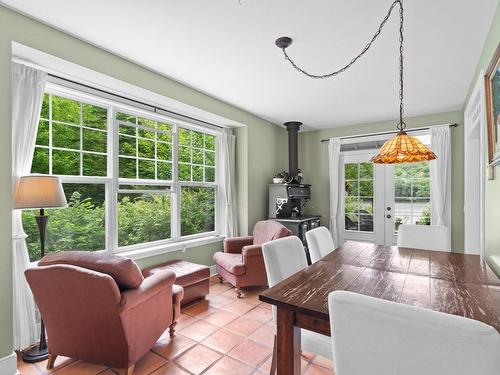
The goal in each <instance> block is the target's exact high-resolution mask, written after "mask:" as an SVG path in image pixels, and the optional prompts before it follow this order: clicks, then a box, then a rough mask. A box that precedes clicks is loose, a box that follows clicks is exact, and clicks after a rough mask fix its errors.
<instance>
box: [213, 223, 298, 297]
mask: <svg viewBox="0 0 500 375" xmlns="http://www.w3.org/2000/svg"><path fill="white" fill-rule="evenodd" d="M291 234H292V232H291V231H290V230H289V229H288V228H286V227H285V226H283V225H281V224H280V223H278V222H277V221H273V220H265V221H259V222H257V224H255V226H254V228H253V235H252V236H246V237H232V238H226V239H225V240H224V252H222V251H219V252H217V253H215V254H214V261H215V264H216V267H217V273H218V274H219V279H220V282H221V283H222V282H223V281H224V280H226V281H227V282H229V283H231V284H232V285H233V286H234V287H235V288H236V296H237V297H238V298H241V296H242V295H241V288H244V287H247V286H267V276H266V267H265V265H264V258H263V256H262V244H264V243H266V242H269V241H272V240H276V239H278V238H282V237H287V236H290V235H291Z"/></svg>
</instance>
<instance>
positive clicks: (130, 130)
mask: <svg viewBox="0 0 500 375" xmlns="http://www.w3.org/2000/svg"><path fill="white" fill-rule="evenodd" d="M118 129H119V130H118V132H119V133H120V134H127V135H133V136H136V135H137V134H136V131H137V128H134V127H132V126H127V125H121V124H120V126H119V128H118Z"/></svg>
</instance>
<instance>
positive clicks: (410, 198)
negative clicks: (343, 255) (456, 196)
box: [342, 150, 431, 245]
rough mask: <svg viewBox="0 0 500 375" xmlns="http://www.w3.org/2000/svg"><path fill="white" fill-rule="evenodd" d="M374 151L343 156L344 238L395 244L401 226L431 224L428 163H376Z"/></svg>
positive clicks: (349, 153) (350, 153)
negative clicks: (372, 159)
mask: <svg viewBox="0 0 500 375" xmlns="http://www.w3.org/2000/svg"><path fill="white" fill-rule="evenodd" d="M373 154H374V152H373V150H371V151H369V152H367V151H364V152H359V151H356V152H348V153H344V154H343V156H342V160H343V165H344V168H343V169H344V178H343V185H344V186H343V187H342V188H343V189H344V200H343V211H344V215H343V219H344V225H343V228H344V232H343V237H344V239H345V240H357V241H367V242H373V243H376V244H380V245H394V244H395V243H396V240H397V228H398V227H399V225H401V224H423V225H430V215H431V208H430V172H429V163H427V162H422V163H410V164H396V165H381V164H373V163H371V162H370V158H371V157H372V156H373Z"/></svg>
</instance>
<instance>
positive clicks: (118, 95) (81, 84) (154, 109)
mask: <svg viewBox="0 0 500 375" xmlns="http://www.w3.org/2000/svg"><path fill="white" fill-rule="evenodd" d="M47 75H48V76H50V77H53V78H57V79H60V80H63V81H66V82H69V83H72V84H74V85H79V86H83V87H86V88H88V89H91V90H95V91H99V92H101V93H103V94H107V95H111V96H114V97H116V98H120V99H124V100H127V101H129V102H133V103H136V104H140V105H143V106H146V107H149V108H152V109H153V112H155V113H157V112H158V110H160V111H163V112H166V113H169V114H171V115H174V116H178V117H181V118H184V119H187V120H192V121H196V122H200V123H203V124H206V125H210V126H214V127H216V128H218V129H224V128H223V127H222V126H220V125H216V124H213V123H211V122H208V121H204V120H200V119H197V118H194V117H190V116H186V115H183V114H181V113H177V112H174V111H169V110H168V109H164V108H161V107H156V106H154V105H151V104H148V103H144V102H141V101H139V100H135V99H131V98H127V97H126V96H123V95H120V94H115V93H113V92H109V91H106V90H103V89H99V88H97V87H93V86H89V85H86V84H85V83H81V82H77V81H73V80H71V79H68V78H64V77H60V76H58V75H55V74H52V73H47Z"/></svg>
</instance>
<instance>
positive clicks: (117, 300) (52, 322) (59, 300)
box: [25, 252, 183, 374]
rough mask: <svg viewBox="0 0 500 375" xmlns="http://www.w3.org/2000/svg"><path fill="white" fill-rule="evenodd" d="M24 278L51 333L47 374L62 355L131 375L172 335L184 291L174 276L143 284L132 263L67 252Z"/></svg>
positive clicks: (167, 274)
mask: <svg viewBox="0 0 500 375" xmlns="http://www.w3.org/2000/svg"><path fill="white" fill-rule="evenodd" d="M25 275H26V279H27V281H28V283H29V285H30V287H31V290H32V291H33V295H34V297H35V301H36V303H37V305H38V308H39V309H40V313H41V315H42V318H43V321H44V323H45V327H46V331H47V338H48V348H49V361H48V364H47V369H50V368H52V367H53V365H54V361H55V359H56V357H57V356H58V355H62V356H66V357H71V358H77V359H81V360H85V361H88V362H92V363H98V364H104V365H107V366H112V367H116V368H120V369H122V368H123V369H126V370H125V374H131V373H132V372H133V369H134V366H135V363H136V362H137V361H138V360H139V359H140V358H141V357H142V356H143V355H144V354H146V353H147V352H148V351H149V350H150V349H151V348H152V347H153V345H154V344H155V343H156V341H157V340H158V338H159V337H160V336H161V335H162V334H163V332H164V331H165V330H166V329H167V328H170V336H171V337H173V335H174V332H175V325H176V321H177V319H178V317H179V315H180V302H181V300H182V297H183V289H182V287H180V286H177V285H174V281H175V274H174V273H173V272H171V271H167V270H165V271H163V272H158V273H156V274H154V275H151V276H149V277H147V278H145V279H144V278H143V276H142V274H141V271H140V270H139V268H138V267H137V265H136V264H135V263H134V262H133V261H131V260H130V259H126V258H123V257H119V256H116V255H111V254H105V253H88V252H63V253H57V254H49V255H47V256H46V257H44V258H43V259H42V260H41V261H40V262H39V266H38V267H35V268H31V269H28V270H26V272H25Z"/></svg>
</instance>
